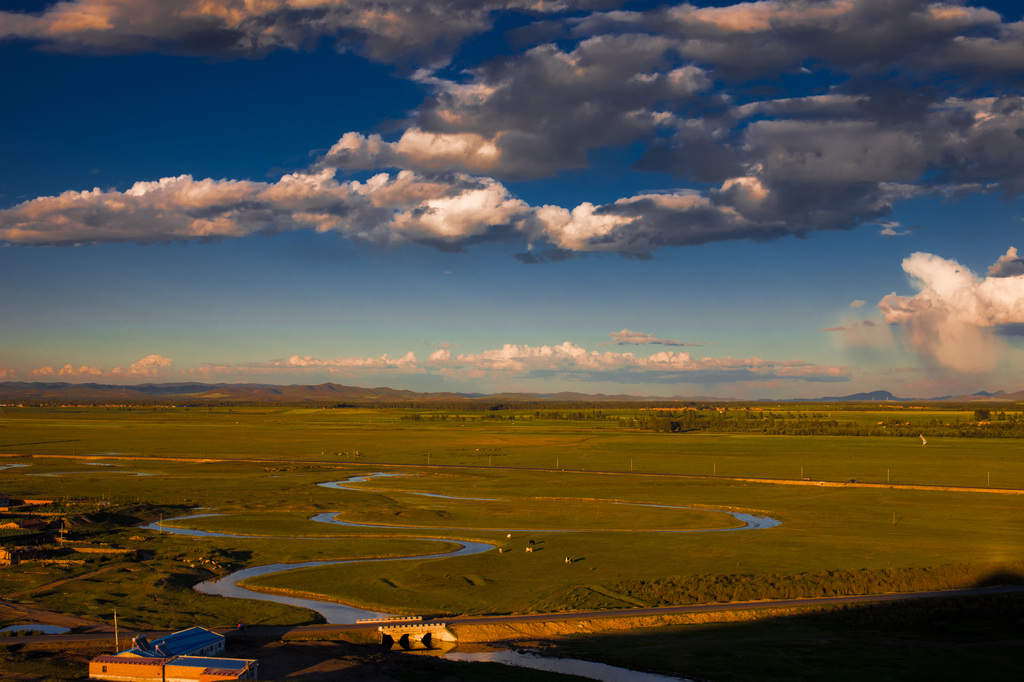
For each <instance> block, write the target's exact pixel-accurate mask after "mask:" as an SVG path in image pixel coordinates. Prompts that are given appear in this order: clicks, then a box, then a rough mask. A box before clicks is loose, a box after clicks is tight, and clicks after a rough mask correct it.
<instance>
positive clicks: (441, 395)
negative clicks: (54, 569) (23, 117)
mask: <svg viewBox="0 0 1024 682" xmlns="http://www.w3.org/2000/svg"><path fill="white" fill-rule="evenodd" d="M167 399H176V400H177V401H182V400H184V401H189V402H195V401H199V402H203V403H209V402H218V401H219V402H259V403H303V402H316V403H325V402H336V403H387V402H452V401H473V402H490V403H496V402H510V403H514V402H551V403H573V402H591V403H593V402H694V401H700V402H762V403H763V402H792V403H799V402H813V403H825V402H1013V401H1018V400H1024V391H1017V392H1014V393H1007V392H1005V391H995V392H991V393H990V392H988V391H978V392H977V393H972V394H969V395H956V396H940V397H932V398H900V397H896V396H895V395H893V394H892V393H890V392H889V391H885V390H877V391H868V392H863V393H854V394H850V395H846V396H827V397H821V398H789V399H782V400H779V399H765V400H757V401H755V400H750V401H746V400H739V399H735V398H720V397H711V396H637V395H629V394H614V395H609V394H605V393H596V394H588V393H578V392H573V391H561V392H557V393H524V392H501V393H460V392H454V391H435V392H418V391H412V390H408V389H396V388H389V387H386V386H379V387H374V388H365V387H360V386H345V385H343V384H336V383H332V382H327V383H323V384H312V385H307V384H259V383H238V384H230V383H216V384H207V383H202V382H170V383H145V384H123V385H122V384H103V383H82V384H73V383H68V382H19V381H6V382H0V401H4V402H7V401H15V402H18V401H32V402H50V401H58V400H59V401H72V402H73V401H86V402H98V401H102V402H115V403H143V402H149V403H151V402H154V401H158V400H160V401H162V400H167Z"/></svg>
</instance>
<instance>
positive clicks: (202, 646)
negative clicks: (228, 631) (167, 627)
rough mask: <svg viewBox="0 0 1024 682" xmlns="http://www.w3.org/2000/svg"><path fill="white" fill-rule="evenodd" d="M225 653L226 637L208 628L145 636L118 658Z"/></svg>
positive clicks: (136, 640)
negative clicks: (148, 637)
mask: <svg viewBox="0 0 1024 682" xmlns="http://www.w3.org/2000/svg"><path fill="white" fill-rule="evenodd" d="M222 651H224V635H220V634H217V633H216V632H213V631H212V630H207V629H206V628H201V627H194V628H189V629H188V630H179V631H178V632H175V633H172V634H170V635H166V636H164V637H160V638H159V639H154V640H153V641H152V642H150V641H149V640H147V639H146V636H145V635H139V636H137V637H135V638H133V639H132V648H131V649H128V650H127V651H122V652H120V653H119V654H118V656H136V657H139V658H163V657H168V656H216V655H217V654H219V653H221V652H222Z"/></svg>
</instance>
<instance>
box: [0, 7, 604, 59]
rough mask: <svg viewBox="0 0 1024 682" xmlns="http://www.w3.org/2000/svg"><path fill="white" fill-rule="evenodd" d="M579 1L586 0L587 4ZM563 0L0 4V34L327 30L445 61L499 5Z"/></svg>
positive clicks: (114, 49)
mask: <svg viewBox="0 0 1024 682" xmlns="http://www.w3.org/2000/svg"><path fill="white" fill-rule="evenodd" d="M585 4H586V3H584V6H585ZM564 8H565V3H563V2H549V1H543V0H542V1H541V2H536V1H535V0H478V1H477V2H450V1H447V0H418V1H417V2H395V1H390V2H389V1H387V0H384V1H381V0H245V2H241V1H238V0H218V1H216V2H210V1H209V0H175V1H174V2H166V1H165V0H67V1H65V2H55V3H53V4H51V5H50V6H49V7H48V8H47V9H46V10H45V11H43V12H41V13H37V14H28V13H20V12H0V38H3V37H18V38H24V39H32V40H38V41H42V42H44V43H46V44H49V45H51V46H52V47H53V48H55V49H59V50H67V51H72V50H76V51H77V50H82V51H94V52H95V51H100V52H109V53H134V52H145V51H153V52H171V53H178V54H195V55H217V56H259V55H262V54H265V53H267V52H269V51H271V50H278V49H288V50H296V51H297V50H300V49H303V48H308V47H309V46H310V45H315V44H317V43H318V42H320V41H321V40H322V39H324V38H334V39H335V40H336V43H335V46H336V48H337V49H338V50H347V49H354V50H356V51H359V52H360V53H362V54H364V55H366V56H367V57H370V58H372V59H377V60H382V61H394V60H400V59H403V58H405V57H408V56H410V55H416V56H418V57H420V58H421V59H425V60H428V61H433V62H437V63H444V62H445V61H447V59H448V58H449V55H450V54H451V52H452V50H454V49H455V47H456V46H457V45H458V44H459V43H460V42H461V41H462V40H464V39H465V38H467V37H469V36H472V35H476V34H478V33H481V32H483V31H486V30H488V29H489V28H490V25H491V21H492V18H491V14H492V13H493V12H494V11H495V10H498V9H510V10H516V9H523V10H526V11H529V12H533V13H546V12H551V11H561V10H563V9H564Z"/></svg>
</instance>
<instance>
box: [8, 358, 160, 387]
mask: <svg viewBox="0 0 1024 682" xmlns="http://www.w3.org/2000/svg"><path fill="white" fill-rule="evenodd" d="M173 367H174V361H173V360H171V359H170V358H167V357H164V356H163V355H156V354H154V355H147V356H146V357H144V358H142V359H141V360H138V361H137V362H133V363H132V364H130V365H128V366H127V367H120V366H119V367H114V368H113V369H104V368H103V367H98V366H90V365H80V366H78V367H75V366H73V365H71V364H70V363H68V364H65V365H63V366H61V367H58V368H56V369H55V368H53V367H50V366H46V367H37V368H35V369H33V370H31V371H30V372H29V375H30V376H31V377H32V378H34V379H49V378H59V379H63V380H76V379H77V380H83V379H84V380H89V381H93V380H97V379H103V380H108V381H114V380H124V379H126V378H132V379H133V378H141V377H146V378H160V377H169V376H171V374H172V369H173ZM12 375H13V372H12ZM0 378H2V375H0Z"/></svg>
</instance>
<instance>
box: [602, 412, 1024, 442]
mask: <svg viewBox="0 0 1024 682" xmlns="http://www.w3.org/2000/svg"><path fill="white" fill-rule="evenodd" d="M970 417H973V419H972V418H970ZM970 417H967V416H966V415H965V417H963V418H957V419H954V420H952V421H944V420H941V419H938V418H934V419H927V420H916V421H906V420H905V419H904V418H902V417H901V418H892V419H886V420H883V421H881V422H878V423H875V424H866V423H863V422H856V421H839V420H837V419H832V418H829V417H827V416H826V415H825V414H824V413H813V412H797V413H796V414H795V415H794V414H793V413H786V414H779V413H774V412H755V411H749V410H732V411H719V410H712V411H699V410H682V411H679V412H650V413H642V414H637V415H634V416H632V417H622V418H620V419H619V420H618V423H619V426H620V427H622V428H624V429H637V430H641V431H659V432H662V433H685V432H689V431H708V432H715V433H763V434H767V435H773V436H903V437H913V438H916V437H917V436H918V435H919V434H920V433H922V431H924V432H926V433H927V434H928V435H932V436H949V437H960V438H1021V437H1024V416H1022V415H1021V413H1018V412H1014V413H1010V414H1007V413H1006V412H999V413H997V414H995V415H994V416H993V415H992V414H991V412H990V411H989V410H975V411H974V413H973V414H972V415H970ZM990 419H991V421H989V420H990Z"/></svg>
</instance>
